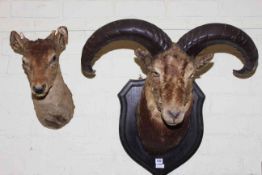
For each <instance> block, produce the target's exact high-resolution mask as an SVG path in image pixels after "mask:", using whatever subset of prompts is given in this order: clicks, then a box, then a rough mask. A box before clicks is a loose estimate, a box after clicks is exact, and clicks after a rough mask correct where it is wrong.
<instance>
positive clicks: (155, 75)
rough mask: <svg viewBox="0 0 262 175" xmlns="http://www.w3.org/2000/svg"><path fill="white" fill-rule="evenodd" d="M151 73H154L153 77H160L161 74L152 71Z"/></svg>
mask: <svg viewBox="0 0 262 175" xmlns="http://www.w3.org/2000/svg"><path fill="white" fill-rule="evenodd" d="M151 73H152V75H153V77H159V76H160V74H159V73H158V72H157V71H152V72H151Z"/></svg>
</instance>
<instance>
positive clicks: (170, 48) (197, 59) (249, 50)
mask: <svg viewBox="0 0 262 175" xmlns="http://www.w3.org/2000/svg"><path fill="white" fill-rule="evenodd" d="M116 40H131V41H135V42H138V43H139V44H141V45H142V46H144V48H146V49H147V50H141V49H137V50H136V51H135V55H136V56H137V59H138V61H139V62H140V63H141V64H142V65H144V67H146V71H145V72H146V73H147V78H146V80H145V85H144V87H143V91H142V94H141V99H140V103H139V105H138V106H137V111H138V112H137V116H136V117H137V127H138V132H139V137H140V139H141V142H142V144H143V146H144V148H145V149H146V150H147V151H148V152H150V153H153V154H160V153H164V152H166V151H168V150H170V149H171V148H174V147H175V146H176V145H177V144H179V142H180V141H181V139H182V138H183V136H184V135H185V133H186V130H187V128H188V126H186V125H187V124H188V122H183V121H184V120H186V119H187V118H188V116H189V114H190V112H191V108H192V103H193V95H192V89H193V82H194V79H195V77H196V74H197V72H199V69H201V68H202V67H204V66H205V65H207V64H209V62H210V61H211V59H212V58H213V53H211V54H205V55H202V56H200V55H199V53H200V52H201V51H202V50H203V49H205V48H207V47H209V46H211V45H215V44H225V45H228V46H231V47H233V48H235V49H237V50H238V51H239V52H240V53H241V55H242V58H243V59H242V62H243V64H244V67H243V68H242V69H241V70H234V71H233V73H234V75H235V76H236V77H239V78H247V77H249V76H251V75H252V74H253V73H254V72H255V70H256V68H257V64H258V52H257V49H256V47H255V44H254V43H253V41H252V40H251V38H250V37H249V36H248V35H247V34H246V33H244V32H243V31H242V30H240V29H238V28H236V27H234V26H231V25H228V24H218V23H213V24H206V25H202V26H199V27H197V28H195V29H192V30H190V31H189V32H188V33H186V34H185V35H184V36H182V37H181V38H180V39H179V41H178V42H177V43H173V42H172V41H171V39H170V38H169V37H168V35H167V34H166V33H165V32H164V31H162V30H161V29H160V28H158V27H157V26H155V25H153V24H151V23H148V22H146V21H142V20H137V19H125V20H119V21H115V22H112V23H109V24H107V25H105V26H103V27H101V28H100V29H98V30H97V31H96V32H95V33H94V34H93V35H92V36H91V37H90V38H89V39H88V40H87V42H86V44H85V46H84V48H83V53H82V72H83V74H84V75H85V76H87V77H90V76H91V77H93V76H95V71H94V70H93V68H92V67H93V65H94V64H95V61H96V60H97V59H95V54H96V53H97V52H98V51H99V50H100V49H101V48H102V47H103V46H105V45H106V44H108V43H110V42H112V41H116ZM187 120H188V119H187Z"/></svg>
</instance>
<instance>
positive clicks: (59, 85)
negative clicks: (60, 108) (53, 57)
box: [33, 67, 70, 103]
mask: <svg viewBox="0 0 262 175" xmlns="http://www.w3.org/2000/svg"><path fill="white" fill-rule="evenodd" d="M68 91H69V89H68V88H67V86H66V84H65V82H64V79H63V77H62V74H61V70H60V67H58V70H57V75H56V77H55V80H54V83H53V85H52V87H51V88H50V89H49V92H48V94H47V95H46V96H45V97H44V98H43V99H37V98H33V100H34V102H39V103H40V102H55V101H59V100H58V99H59V98H63V95H64V94H65V93H68ZM69 93H70V92H69Z"/></svg>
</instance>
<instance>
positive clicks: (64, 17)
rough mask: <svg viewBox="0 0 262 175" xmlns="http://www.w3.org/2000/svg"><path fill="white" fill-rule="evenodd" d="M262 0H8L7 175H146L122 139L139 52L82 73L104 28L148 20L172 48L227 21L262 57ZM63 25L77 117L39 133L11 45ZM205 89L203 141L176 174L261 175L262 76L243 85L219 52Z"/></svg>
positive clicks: (3, 137)
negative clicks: (90, 42) (125, 92)
mask: <svg viewBox="0 0 262 175" xmlns="http://www.w3.org/2000/svg"><path fill="white" fill-rule="evenodd" d="M261 9H262V1H261V0H248V1H247V0H188V1H185V0H184V1H182V0H173V1H172V0H140V1H138V0H127V1H124V0H122V1H120V0H86V1H84V0H68V1H62V0H45V1H40V0H0V82H1V86H0V175H86V174H91V175H96V174H97V175H100V174H108V175H120V174H121V175H122V174H128V175H134V174H136V175H144V174H149V173H148V172H147V171H146V170H145V169H143V168H142V167H140V166H139V165H138V164H136V163H135V162H134V161H133V160H132V159H131V158H129V156H128V155H127V154H126V152H125V151H124V149H123V148H122V146H121V144H120V139H119V136H118V134H119V133H118V122H119V121H118V120H119V112H120V104H119V100H118V98H117V93H118V92H119V91H120V90H121V88H122V87H123V86H124V85H125V83H126V82H127V81H128V80H129V79H136V78H138V77H139V75H140V74H142V73H141V71H140V69H139V68H138V66H137V65H136V64H134V62H133V57H134V55H133V51H131V50H117V51H113V52H110V53H108V54H106V55H104V57H103V59H101V60H99V61H98V62H97V65H96V66H95V69H97V76H96V78H95V79H91V80H90V79H86V78H85V77H84V76H83V75H82V74H81V69H80V56H81V51H82V47H83V45H84V43H85V41H86V39H87V38H88V37H89V36H90V35H91V34H92V33H93V32H94V30H95V29H97V28H98V27H100V26H102V25H103V24H106V23H108V22H111V21H113V20H116V19H120V18H131V17H132V18H140V19H145V20H148V21H150V22H152V23H154V24H156V25H158V26H159V27H161V28H162V29H164V30H165V31H166V32H167V33H168V34H169V36H170V37H171V38H172V39H173V41H177V40H178V39H179V37H180V36H182V34H184V33H185V32H187V31H188V30H189V29H192V28H194V27H196V26H199V25H202V24H204V23H209V22H224V23H229V24H232V25H235V26H237V27H239V28H241V29H243V30H244V31H245V32H247V33H248V34H249V35H250V36H251V37H252V38H253V40H254V42H255V43H256V45H257V48H258V50H259V52H260V53H261V47H262V10H261ZM59 25H65V26H67V27H68V29H69V37H70V38H69V44H68V47H67V49H66V50H65V51H64V53H63V54H62V55H61V58H60V63H61V69H62V72H63V75H64V78H65V81H66V83H67V84H68V86H69V87H70V89H71V91H72V93H73V98H74V101H75V105H76V109H75V115H74V118H73V120H72V121H71V122H70V123H69V124H68V125H67V126H66V127H64V128H62V129H60V130H57V131H55V130H49V129H46V128H44V127H42V126H41V125H40V123H39V122H38V121H37V118H36V116H35V113H34V109H33V104H32V101H31V97H30V88H29V84H28V82H27V79H26V77H25V75H24V73H23V70H22V67H21V62H22V61H21V56H20V55H17V54H15V53H14V52H13V51H12V50H11V49H10V47H9V34H10V31H11V30H16V31H19V32H24V33H25V35H26V36H27V37H28V38H30V39H36V38H38V37H40V38H41V37H45V36H47V35H48V34H49V32H50V31H51V30H54V29H56V28H57V27H58V26H59ZM214 62H215V64H214V67H213V69H211V70H210V71H209V72H207V73H206V74H205V75H203V76H202V78H201V79H199V80H197V83H198V85H199V86H200V87H201V89H202V90H203V91H204V92H205V94H206V101H205V104H204V109H203V116H204V125H205V131H204V137H203V141H202V144H201V146H200V148H199V150H198V151H197V153H196V154H195V155H194V156H193V157H192V158H191V159H190V160H189V161H188V162H186V163H185V164H183V165H182V166H180V167H179V168H178V169H176V170H175V171H173V172H172V173H171V174H180V175H181V174H182V175H191V174H194V175H210V174H212V175H221V174H222V175H247V174H249V175H260V174H261V161H262V127H261V126H262V98H261V97H262V91H261V89H262V71H261V65H260V64H259V66H258V70H257V72H256V74H255V75H254V76H253V77H251V78H250V79H246V80H240V79H237V78H235V77H234V76H233V75H232V69H234V68H235V69H238V68H240V67H241V64H240V62H239V60H238V59H236V58H235V57H234V56H231V55H228V54H216V55H215V59H214Z"/></svg>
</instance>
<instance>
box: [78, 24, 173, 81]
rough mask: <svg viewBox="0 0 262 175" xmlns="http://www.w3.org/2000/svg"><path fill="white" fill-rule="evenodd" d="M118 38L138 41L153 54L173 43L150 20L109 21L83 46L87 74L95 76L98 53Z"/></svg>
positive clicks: (83, 63)
mask: <svg viewBox="0 0 262 175" xmlns="http://www.w3.org/2000/svg"><path fill="white" fill-rule="evenodd" d="M117 40H131V41H135V42H138V43H139V44H141V45H143V46H144V47H145V48H146V49H148V51H149V52H150V53H151V54H152V55H156V54H158V53H159V52H162V51H164V50H167V49H168V48H170V47H171V45H172V41H171V39H170V38H169V37H168V35H167V34H166V33H165V32H164V31H163V30H161V29H160V28H158V27H157V26H155V25H154V24H151V23H149V22H146V21H143V20H139V19H122V20H117V21H114V22H111V23H108V24H106V25H104V26H102V27H101V28H99V29H98V30H96V31H95V32H94V33H93V34H92V35H91V36H90V37H89V39H88V40H87V41H86V43H85V45H84V47H83V51H82V57H81V66H82V72H83V74H84V75H85V76H87V77H93V76H95V71H94V70H93V68H92V66H93V64H94V63H95V61H96V60H95V55H96V53H97V52H98V51H99V50H100V49H101V48H102V47H104V46H105V45H107V44H109V43H110V42H113V41H117Z"/></svg>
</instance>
